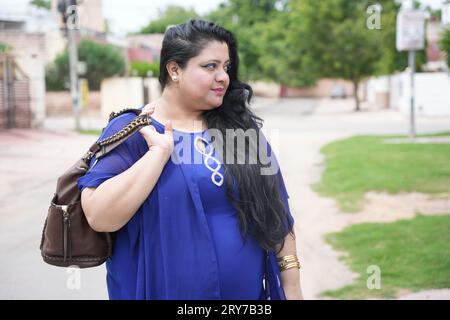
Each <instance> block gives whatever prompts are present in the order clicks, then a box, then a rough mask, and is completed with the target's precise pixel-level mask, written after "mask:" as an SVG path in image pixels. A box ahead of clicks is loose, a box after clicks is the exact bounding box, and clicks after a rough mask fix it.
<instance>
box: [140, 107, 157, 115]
mask: <svg viewBox="0 0 450 320" xmlns="http://www.w3.org/2000/svg"><path fill="white" fill-rule="evenodd" d="M154 111H155V107H154V106H150V105H146V106H145V107H144V109H142V112H141V115H142V114H146V115H151V114H152V113H153V112H154Z"/></svg>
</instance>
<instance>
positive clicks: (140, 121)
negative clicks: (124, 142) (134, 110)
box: [98, 115, 151, 147]
mask: <svg viewBox="0 0 450 320" xmlns="http://www.w3.org/2000/svg"><path fill="white" fill-rule="evenodd" d="M150 122H151V121H150V118H149V117H148V116H147V115H140V116H138V117H136V118H135V119H133V120H132V121H131V122H130V123H129V124H127V125H126V126H125V127H124V128H123V129H122V130H120V131H119V132H117V133H115V134H114V135H112V136H111V137H109V138H105V139H103V140H100V141H99V142H98V145H99V146H100V147H104V146H106V145H109V144H112V143H114V142H117V141H119V140H121V139H123V138H124V137H126V136H127V135H129V134H130V133H131V132H133V131H134V130H135V129H136V128H137V127H139V126H148V125H149V124H150Z"/></svg>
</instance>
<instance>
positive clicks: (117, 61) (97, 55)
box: [46, 40, 125, 90]
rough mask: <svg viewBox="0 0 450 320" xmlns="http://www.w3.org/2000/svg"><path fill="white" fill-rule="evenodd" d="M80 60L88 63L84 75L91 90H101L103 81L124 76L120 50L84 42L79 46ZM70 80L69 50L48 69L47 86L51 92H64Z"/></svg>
mask: <svg viewBox="0 0 450 320" xmlns="http://www.w3.org/2000/svg"><path fill="white" fill-rule="evenodd" d="M78 59H79V61H84V62H85V63H86V67H87V71H86V74H85V75H83V77H85V78H86V79H87V80H88V82H89V88H90V89H92V90H99V89H100V83H101V81H102V80H103V79H105V78H108V77H112V76H115V75H120V74H123V73H124V71H125V61H124V58H123V56H122V53H121V52H120V50H119V49H117V48H116V47H114V46H112V45H108V44H99V43H96V42H93V41H89V40H82V41H81V42H80V44H79V46H78ZM68 78H69V55H68V52H67V50H66V51H64V52H63V53H62V54H60V55H59V56H58V57H57V58H56V59H55V61H54V63H53V64H51V65H50V66H48V67H47V71H46V84H47V88H48V89H50V90H63V89H65V83H67V82H68V80H69V79H68Z"/></svg>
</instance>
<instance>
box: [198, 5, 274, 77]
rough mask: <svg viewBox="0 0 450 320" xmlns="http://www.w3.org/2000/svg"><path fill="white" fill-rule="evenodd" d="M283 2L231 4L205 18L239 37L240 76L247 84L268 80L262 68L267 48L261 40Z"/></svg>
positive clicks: (220, 6)
mask: <svg viewBox="0 0 450 320" xmlns="http://www.w3.org/2000/svg"><path fill="white" fill-rule="evenodd" d="M282 3H283V1H280V0H228V1H226V2H224V3H222V4H220V5H219V8H218V9H217V10H214V11H212V12H210V13H209V14H208V15H207V16H206V17H205V18H206V19H208V20H210V21H213V22H216V23H218V24H219V25H221V26H223V27H225V28H227V29H228V30H230V31H231V32H233V34H234V35H235V37H236V40H237V42H238V44H239V57H240V60H241V65H240V76H241V78H242V79H244V80H258V79H263V78H267V75H266V71H265V70H264V69H265V68H264V67H263V65H262V64H261V58H262V57H263V56H264V54H265V53H264V48H265V44H264V43H263V42H264V41H262V39H261V38H260V37H261V35H262V33H264V29H265V28H266V27H267V26H269V25H271V24H272V23H274V21H275V20H276V19H277V14H278V13H279V12H280V10H281V11H282V10H283V8H280V4H282Z"/></svg>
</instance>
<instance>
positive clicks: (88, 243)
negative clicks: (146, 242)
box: [40, 109, 151, 268]
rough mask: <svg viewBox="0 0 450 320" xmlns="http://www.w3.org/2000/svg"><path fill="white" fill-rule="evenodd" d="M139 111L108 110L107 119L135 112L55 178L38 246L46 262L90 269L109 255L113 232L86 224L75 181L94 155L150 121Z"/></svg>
mask: <svg viewBox="0 0 450 320" xmlns="http://www.w3.org/2000/svg"><path fill="white" fill-rule="evenodd" d="M141 111H142V110H140V109H124V110H122V111H120V112H117V113H114V112H113V113H111V115H110V116H109V121H111V120H112V119H114V118H115V117H117V116H119V115H121V114H123V113H127V112H132V113H135V114H136V118H134V119H133V120H132V121H131V122H130V123H129V124H128V125H126V126H125V127H124V128H123V129H122V130H120V131H119V132H117V133H116V134H114V135H112V136H111V137H109V138H105V139H102V140H100V141H97V142H95V143H94V144H93V145H92V146H91V147H90V148H89V150H88V151H87V152H86V154H84V155H83V157H82V158H81V159H80V160H78V161H77V162H76V163H75V164H74V165H73V166H72V167H70V168H69V170H67V171H66V172H65V173H64V174H63V175H62V176H60V177H59V178H58V182H57V185H56V192H55V194H54V196H53V198H52V200H51V203H50V207H49V209H48V212H47V218H46V220H45V224H44V229H43V231H42V238H41V245H40V250H41V255H42V258H43V259H44V261H45V262H46V263H48V264H51V265H54V266H58V267H69V266H78V267H79V268H90V267H95V266H98V265H101V264H102V263H103V262H105V261H106V259H108V258H109V257H110V256H111V252H112V246H113V238H114V234H112V233H104V232H96V231H94V230H93V229H92V228H91V227H90V225H89V224H88V222H87V219H86V216H85V214H84V212H83V208H82V207H81V192H80V191H79V190H78V186H77V180H78V178H79V177H81V176H83V175H85V174H86V172H87V171H88V169H89V163H90V161H91V159H92V158H93V157H94V156H95V158H96V159H97V160H98V159H100V158H102V157H103V156H105V155H106V154H108V153H109V152H110V151H112V150H113V149H114V148H116V147H117V146H118V145H119V144H121V143H122V142H124V141H125V140H126V139H128V138H129V137H130V136H131V135H133V134H134V133H136V132H137V131H138V130H139V129H140V128H142V127H144V126H147V125H149V124H150V121H151V120H150V118H149V117H147V116H146V115H141V116H140V115H139V114H140V113H141Z"/></svg>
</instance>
